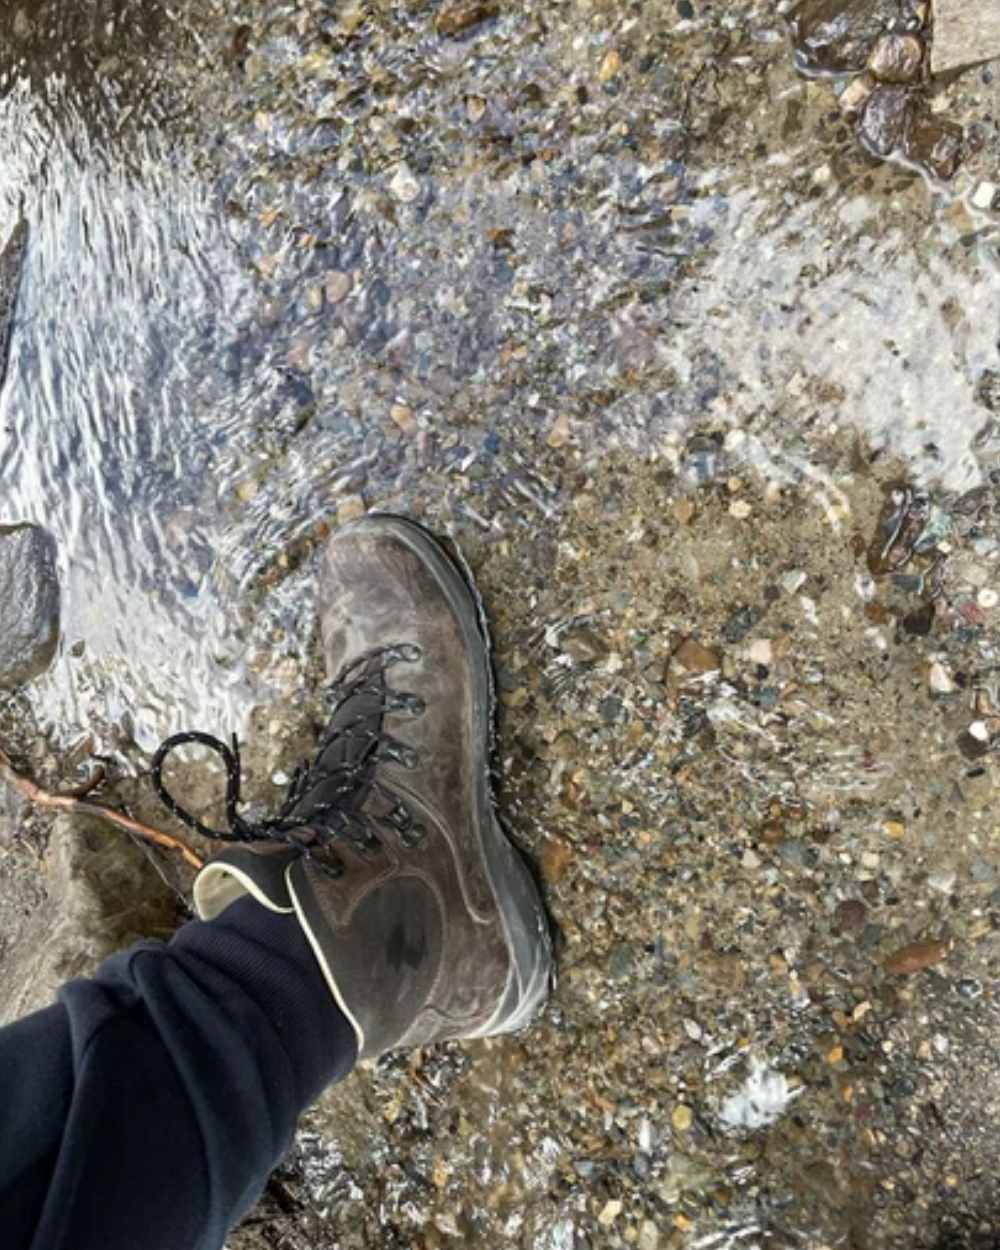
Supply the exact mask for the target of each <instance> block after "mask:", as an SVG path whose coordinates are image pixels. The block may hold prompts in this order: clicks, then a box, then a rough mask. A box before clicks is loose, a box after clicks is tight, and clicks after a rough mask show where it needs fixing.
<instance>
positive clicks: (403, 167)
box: [389, 161, 420, 204]
mask: <svg viewBox="0 0 1000 1250" xmlns="http://www.w3.org/2000/svg"><path fill="white" fill-rule="evenodd" d="M389 190H390V191H391V192H392V193H393V195H394V196H395V197H396V199H397V200H399V201H401V203H403V204H412V203H413V201H414V200H415V199H416V198H417V196H418V195H419V194H420V183H419V181H418V180H417V179H416V178H415V177H414V176H413V172H412V171H411V169H410V167H409V165H407V163H406V161H400V162H399V164H398V165H397V166H396V172H395V173H394V174H393V176H392V180H391V182H390V183H389Z"/></svg>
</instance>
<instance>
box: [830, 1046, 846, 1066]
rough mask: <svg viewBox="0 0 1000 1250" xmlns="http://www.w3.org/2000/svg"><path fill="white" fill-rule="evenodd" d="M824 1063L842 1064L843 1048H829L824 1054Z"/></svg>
mask: <svg viewBox="0 0 1000 1250" xmlns="http://www.w3.org/2000/svg"><path fill="white" fill-rule="evenodd" d="M826 1061H827V1063H843V1062H844V1048H843V1046H840V1045H838V1046H832V1047H831V1048H830V1049H829V1050H828V1051H827V1052H826Z"/></svg>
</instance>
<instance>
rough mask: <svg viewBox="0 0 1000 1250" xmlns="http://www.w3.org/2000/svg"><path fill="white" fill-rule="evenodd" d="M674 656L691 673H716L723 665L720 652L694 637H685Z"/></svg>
mask: <svg viewBox="0 0 1000 1250" xmlns="http://www.w3.org/2000/svg"><path fill="white" fill-rule="evenodd" d="M673 658H674V659H675V660H676V661H677V663H678V664H680V665H682V666H683V667H684V668H686V669H687V671H688V672H689V673H714V672H716V671H717V670H718V669H719V668H721V666H722V660H721V657H720V656H719V653H718V652H717V651H712V650H711V649H710V648H708V647H706V646H703V645H702V644H701V643H700V642H698V641H697V640H696V639H694V638H685V639H684V641H683V642H682V643H681V645H680V646H679V647H678V648H677V650H676V651H675V652H674V655H673Z"/></svg>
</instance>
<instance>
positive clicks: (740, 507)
mask: <svg viewBox="0 0 1000 1250" xmlns="http://www.w3.org/2000/svg"><path fill="white" fill-rule="evenodd" d="M751 512H753V506H752V505H751V504H749V503H747V501H746V500H745V499H735V500H733V502H732V503H731V504H730V505H729V515H730V516H732V517H735V518H736V519H737V521H745V520H746V519H747V517H748V516H749V515H750V513H751Z"/></svg>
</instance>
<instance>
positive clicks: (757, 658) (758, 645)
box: [748, 638, 774, 668]
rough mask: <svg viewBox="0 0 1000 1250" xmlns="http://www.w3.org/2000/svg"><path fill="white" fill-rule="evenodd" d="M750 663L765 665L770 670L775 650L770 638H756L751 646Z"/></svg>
mask: <svg viewBox="0 0 1000 1250" xmlns="http://www.w3.org/2000/svg"><path fill="white" fill-rule="evenodd" d="M748 654H749V656H750V661H751V663H753V664H763V665H764V666H765V667H767V668H770V666H771V661H772V659H773V658H774V648H773V647H772V646H771V640H770V638H755V639H754V640H753V642H752V643H751V644H750V650H749V653H748Z"/></svg>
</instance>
